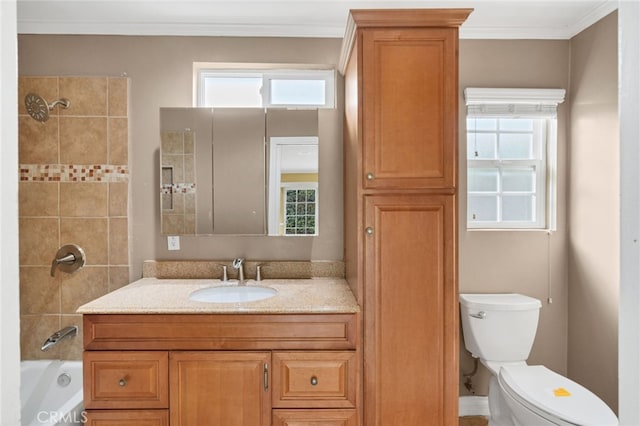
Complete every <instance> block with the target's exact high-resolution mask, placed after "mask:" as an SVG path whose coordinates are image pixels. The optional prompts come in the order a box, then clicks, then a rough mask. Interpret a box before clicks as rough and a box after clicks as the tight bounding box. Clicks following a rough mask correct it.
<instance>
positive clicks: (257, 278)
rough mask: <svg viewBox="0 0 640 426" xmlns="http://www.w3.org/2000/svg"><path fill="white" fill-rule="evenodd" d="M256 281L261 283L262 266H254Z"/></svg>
mask: <svg viewBox="0 0 640 426" xmlns="http://www.w3.org/2000/svg"><path fill="white" fill-rule="evenodd" d="M256 281H262V265H256Z"/></svg>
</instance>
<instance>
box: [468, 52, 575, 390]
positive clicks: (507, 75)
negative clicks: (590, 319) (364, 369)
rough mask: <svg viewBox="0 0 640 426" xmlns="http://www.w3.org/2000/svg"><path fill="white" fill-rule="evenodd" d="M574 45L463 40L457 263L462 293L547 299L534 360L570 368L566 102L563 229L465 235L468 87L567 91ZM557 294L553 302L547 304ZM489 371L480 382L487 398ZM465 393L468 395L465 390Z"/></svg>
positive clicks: (561, 148) (563, 112) (561, 117)
mask: <svg viewBox="0 0 640 426" xmlns="http://www.w3.org/2000/svg"><path fill="white" fill-rule="evenodd" d="M569 55H570V45H569V42H568V41H523V40H520V41H506V40H503V41H499V40H496V41H489V40H461V42H460V89H461V90H460V91H461V95H460V96H461V98H460V117H461V120H460V135H461V137H460V146H459V148H460V194H461V196H460V207H459V231H460V238H459V241H460V247H459V264H460V268H459V271H460V278H459V283H460V292H461V293H465V292H466V293H472V292H478V293H491V292H496V293H501V292H516V293H522V294H526V295H528V296H532V297H536V298H538V299H540V300H541V301H542V309H541V311H540V322H539V326H538V333H537V335H536V340H535V343H534V346H533V350H532V353H531V356H530V358H529V362H530V363H531V364H543V365H546V366H547V367H549V368H551V369H553V370H555V371H557V372H559V373H561V374H566V371H567V330H568V318H567V303H568V301H567V294H568V291H567V286H568V284H567V266H566V265H567V232H568V231H567V221H566V211H567V203H566V187H567V183H566V173H565V172H564V170H566V163H567V138H566V125H565V123H566V120H567V110H568V108H567V104H566V102H565V103H564V104H561V105H560V106H559V108H558V169H559V173H558V197H557V198H558V213H557V231H556V232H553V233H551V234H549V233H547V232H545V231H479V230H474V231H467V230H466V208H467V206H466V196H465V194H466V169H465V167H466V162H465V157H466V140H465V138H464V135H465V132H466V127H465V120H464V117H465V115H466V114H465V106H464V99H463V97H462V91H463V90H464V88H466V87H505V88H517V87H523V88H562V89H568V86H569V81H568V77H569ZM548 297H551V298H552V300H553V303H548V302H547V299H548ZM461 348H462V349H461V351H462V353H461V364H462V369H463V371H465V372H470V371H471V369H472V366H473V364H472V362H471V356H470V355H469V353H468V352H466V351H465V350H464V345H463V344H461ZM488 374H489V373H488V372H487V371H486V369H484V367H481V370H480V372H479V374H478V376H477V377H476V378H474V384H475V385H476V386H477V391H478V393H479V394H483V393H484V394H486V392H487V382H488ZM461 391H462V393H465V389H464V387H463V386H462V385H461Z"/></svg>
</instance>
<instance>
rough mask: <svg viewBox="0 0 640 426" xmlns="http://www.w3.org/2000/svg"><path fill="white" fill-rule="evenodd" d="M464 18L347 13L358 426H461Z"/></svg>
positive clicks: (457, 12)
mask: <svg viewBox="0 0 640 426" xmlns="http://www.w3.org/2000/svg"><path fill="white" fill-rule="evenodd" d="M470 12H471V10H470V9H453V10H444V9H443V10H428V9H421V10H377V11H376V10H353V11H351V14H350V17H349V21H348V25H347V33H346V36H345V41H344V44H343V51H342V55H341V58H342V59H341V69H342V71H343V74H344V76H345V125H344V159H345V162H344V194H345V199H344V206H345V220H344V223H345V231H344V232H345V266H346V278H347V281H348V283H349V285H350V287H351V289H352V290H353V292H354V294H356V297H357V300H358V303H359V304H361V305H362V306H363V321H364V323H363V327H362V329H363V330H364V334H363V339H364V340H363V366H364V368H363V384H362V386H363V424H365V425H367V426H395V425H397V426H454V425H457V424H458V394H459V391H458V368H459V367H458V339H459V337H458V303H457V293H458V289H457V277H456V273H457V251H456V250H457V249H456V238H457V237H456V235H457V232H456V229H457V228H456V227H457V199H456V197H457V194H456V191H457V188H456V185H457V150H458V149H457V146H458V131H457V130H458V121H457V114H458V110H457V109H458V65H457V60H458V59H457V55H458V27H459V26H460V25H461V24H462V23H463V22H464V20H465V19H466V18H467V16H468V15H469V13H470Z"/></svg>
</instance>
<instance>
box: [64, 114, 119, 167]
mask: <svg viewBox="0 0 640 426" xmlns="http://www.w3.org/2000/svg"><path fill="white" fill-rule="evenodd" d="M60 162H61V163H63V164H106V162H107V119H106V118H84V117H60Z"/></svg>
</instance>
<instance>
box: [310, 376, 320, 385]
mask: <svg viewBox="0 0 640 426" xmlns="http://www.w3.org/2000/svg"><path fill="white" fill-rule="evenodd" d="M317 384H318V378H317V377H316V376H311V386H315V385H317Z"/></svg>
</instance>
